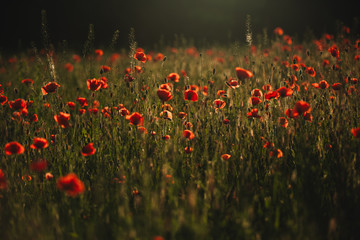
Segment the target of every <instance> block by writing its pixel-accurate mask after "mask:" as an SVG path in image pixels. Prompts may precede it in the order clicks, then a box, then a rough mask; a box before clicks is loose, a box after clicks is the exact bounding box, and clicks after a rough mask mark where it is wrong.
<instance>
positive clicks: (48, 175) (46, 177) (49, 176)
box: [45, 172, 54, 181]
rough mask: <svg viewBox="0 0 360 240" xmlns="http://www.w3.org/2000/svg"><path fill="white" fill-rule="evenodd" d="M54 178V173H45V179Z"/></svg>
mask: <svg viewBox="0 0 360 240" xmlns="http://www.w3.org/2000/svg"><path fill="white" fill-rule="evenodd" d="M53 178H54V175H52V174H51V173H49V172H47V173H45V179H46V180H47V181H50V180H52V179H53Z"/></svg>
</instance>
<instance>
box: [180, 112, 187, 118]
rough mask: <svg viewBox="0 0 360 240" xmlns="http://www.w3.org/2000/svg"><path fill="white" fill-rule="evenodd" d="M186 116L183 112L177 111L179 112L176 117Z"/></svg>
mask: <svg viewBox="0 0 360 240" xmlns="http://www.w3.org/2000/svg"><path fill="white" fill-rule="evenodd" d="M186 116H187V114H186V113H184V112H179V113H178V117H179V118H180V119H184V118H186Z"/></svg>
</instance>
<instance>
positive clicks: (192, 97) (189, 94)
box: [184, 90, 199, 102]
mask: <svg viewBox="0 0 360 240" xmlns="http://www.w3.org/2000/svg"><path fill="white" fill-rule="evenodd" d="M184 99H185V100H189V101H193V102H196V101H197V100H198V99H199V97H198V94H197V93H196V92H195V91H194V90H186V91H185V93H184Z"/></svg>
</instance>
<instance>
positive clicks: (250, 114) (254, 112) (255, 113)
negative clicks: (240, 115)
mask: <svg viewBox="0 0 360 240" xmlns="http://www.w3.org/2000/svg"><path fill="white" fill-rule="evenodd" d="M251 117H252V118H261V116H259V114H258V109H257V108H254V109H251V111H250V112H248V113H247V118H251Z"/></svg>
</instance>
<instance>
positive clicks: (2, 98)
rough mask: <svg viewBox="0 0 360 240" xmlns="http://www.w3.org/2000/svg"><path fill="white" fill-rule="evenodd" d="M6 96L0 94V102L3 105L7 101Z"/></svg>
mask: <svg viewBox="0 0 360 240" xmlns="http://www.w3.org/2000/svg"><path fill="white" fill-rule="evenodd" d="M7 100H8V99H7V97H6V96H4V95H0V104H1V105H4V104H5V103H6V102H7Z"/></svg>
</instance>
